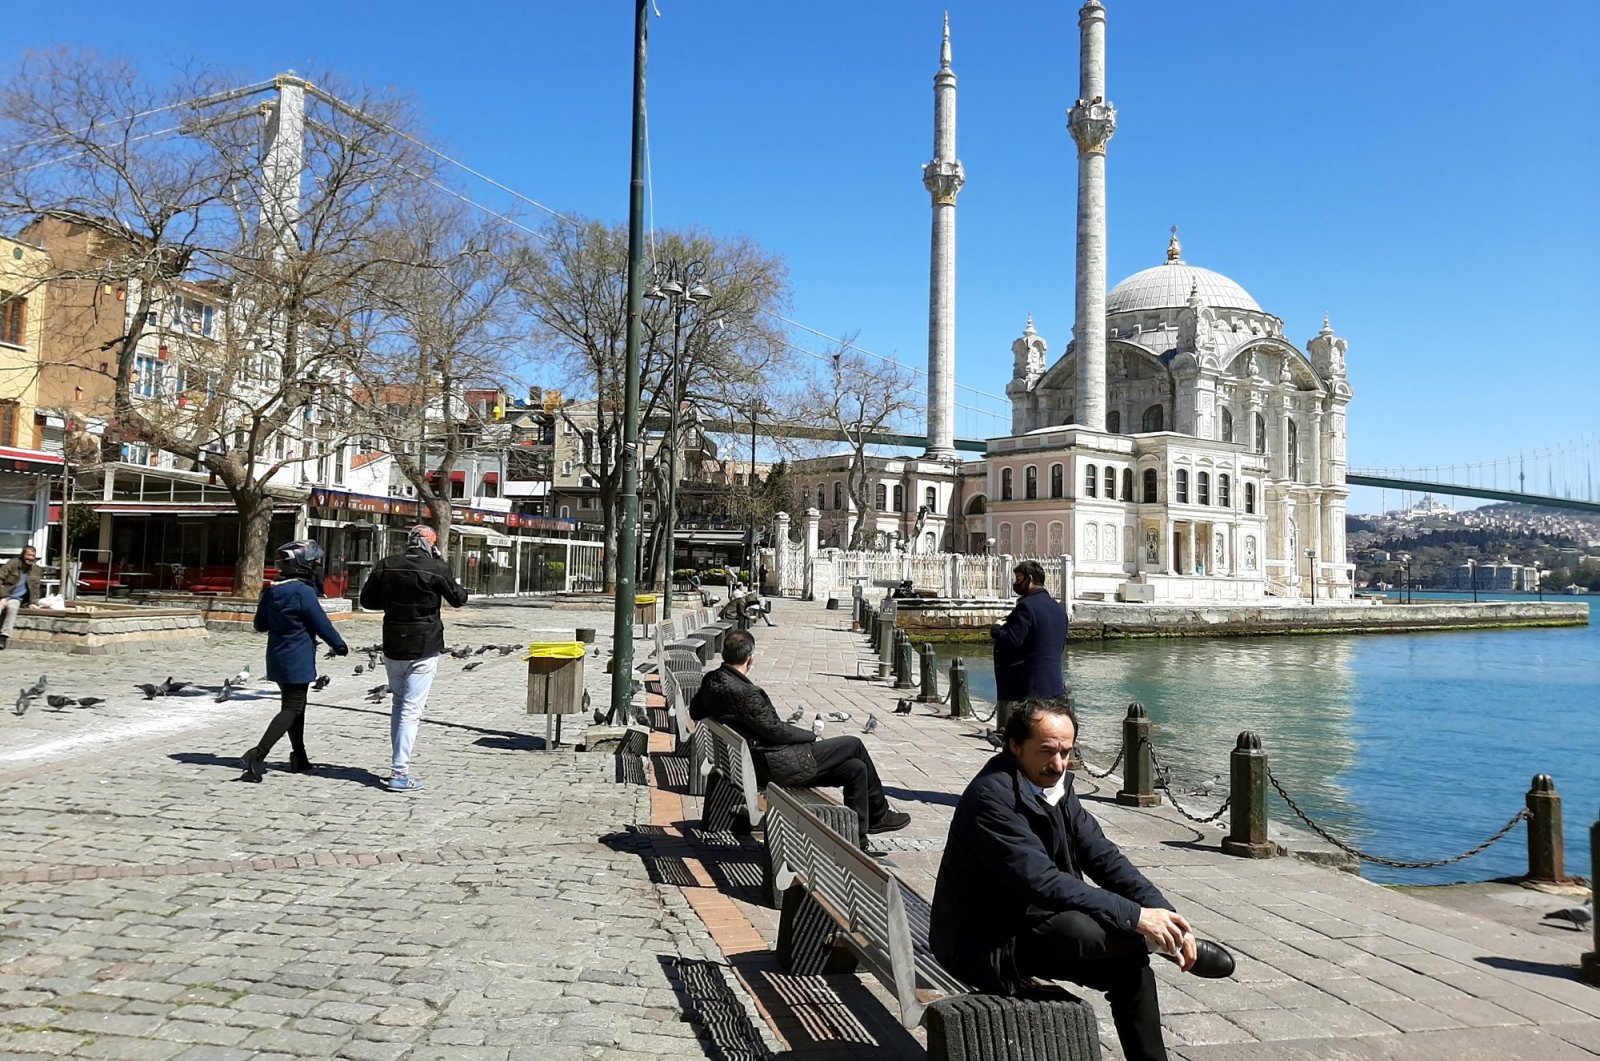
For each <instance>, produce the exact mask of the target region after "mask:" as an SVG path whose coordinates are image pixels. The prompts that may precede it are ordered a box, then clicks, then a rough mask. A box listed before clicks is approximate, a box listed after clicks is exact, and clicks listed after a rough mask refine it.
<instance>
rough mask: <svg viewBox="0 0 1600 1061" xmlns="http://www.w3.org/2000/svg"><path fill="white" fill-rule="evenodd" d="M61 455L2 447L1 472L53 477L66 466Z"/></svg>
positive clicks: (0, 447)
mask: <svg viewBox="0 0 1600 1061" xmlns="http://www.w3.org/2000/svg"><path fill="white" fill-rule="evenodd" d="M66 463H67V461H66V458H65V457H63V456H61V454H59V453H45V452H43V451H42V450H36V449H18V448H17V447H15V446H0V472H31V473H32V474H34V475H53V474H55V473H56V472H58V471H60V470H61V468H63V467H64V466H65V465H66Z"/></svg>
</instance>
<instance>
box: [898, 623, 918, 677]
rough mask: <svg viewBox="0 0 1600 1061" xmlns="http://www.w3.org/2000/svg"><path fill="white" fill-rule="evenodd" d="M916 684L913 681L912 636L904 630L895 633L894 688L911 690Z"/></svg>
mask: <svg viewBox="0 0 1600 1061" xmlns="http://www.w3.org/2000/svg"><path fill="white" fill-rule="evenodd" d="M915 684H916V683H915V682H913V681H912V680H911V635H910V634H908V633H906V632H905V631H904V630H896V631H895V632H894V687H895V688H896V689H910V688H912V687H913V686H914V685H915Z"/></svg>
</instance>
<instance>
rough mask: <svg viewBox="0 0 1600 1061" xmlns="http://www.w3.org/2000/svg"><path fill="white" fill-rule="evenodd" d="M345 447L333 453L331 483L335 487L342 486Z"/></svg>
mask: <svg viewBox="0 0 1600 1061" xmlns="http://www.w3.org/2000/svg"><path fill="white" fill-rule="evenodd" d="M344 456H345V447H344V446H342V445H341V446H340V447H339V448H338V449H336V450H334V451H333V481H334V484H335V485H336V486H342V485H344V464H345V460H344Z"/></svg>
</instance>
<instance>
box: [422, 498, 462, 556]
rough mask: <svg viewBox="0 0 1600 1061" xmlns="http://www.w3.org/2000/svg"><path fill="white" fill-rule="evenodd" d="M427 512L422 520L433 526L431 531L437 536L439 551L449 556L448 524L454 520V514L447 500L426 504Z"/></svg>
mask: <svg viewBox="0 0 1600 1061" xmlns="http://www.w3.org/2000/svg"><path fill="white" fill-rule="evenodd" d="M427 508H428V512H427V515H426V517H425V518H424V520H423V522H425V523H426V524H427V525H428V526H430V527H432V528H433V533H435V534H437V535H438V536H439V552H440V553H441V554H443V555H444V556H445V557H446V558H448V557H449V556H450V526H451V524H452V523H453V522H454V520H453V519H452V516H453V515H454V513H453V511H452V509H451V508H450V502H449V501H444V500H441V501H438V502H435V503H433V504H430V505H428V506H427Z"/></svg>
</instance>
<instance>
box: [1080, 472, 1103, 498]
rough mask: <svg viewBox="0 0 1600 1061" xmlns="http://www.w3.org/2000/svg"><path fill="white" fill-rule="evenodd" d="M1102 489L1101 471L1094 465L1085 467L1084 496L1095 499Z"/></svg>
mask: <svg viewBox="0 0 1600 1061" xmlns="http://www.w3.org/2000/svg"><path fill="white" fill-rule="evenodd" d="M1099 489H1100V469H1099V468H1098V467H1096V466H1095V465H1093V464H1089V465H1085V466H1084V469H1083V496H1084V497H1094V496H1095V492H1096V491H1097V490H1099Z"/></svg>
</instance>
